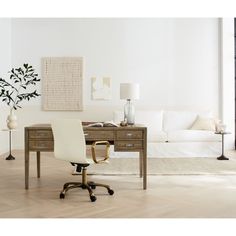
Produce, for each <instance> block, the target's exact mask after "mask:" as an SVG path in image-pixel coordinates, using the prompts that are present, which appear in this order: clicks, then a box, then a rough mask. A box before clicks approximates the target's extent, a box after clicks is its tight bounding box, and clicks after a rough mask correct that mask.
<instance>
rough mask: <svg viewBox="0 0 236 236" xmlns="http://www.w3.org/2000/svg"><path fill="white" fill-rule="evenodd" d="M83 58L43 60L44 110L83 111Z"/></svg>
mask: <svg viewBox="0 0 236 236" xmlns="http://www.w3.org/2000/svg"><path fill="white" fill-rule="evenodd" d="M82 82H83V58H81V57H45V58H42V84H43V93H42V95H43V109H44V110H50V111H62V110H63V111H81V110H83V95H82Z"/></svg>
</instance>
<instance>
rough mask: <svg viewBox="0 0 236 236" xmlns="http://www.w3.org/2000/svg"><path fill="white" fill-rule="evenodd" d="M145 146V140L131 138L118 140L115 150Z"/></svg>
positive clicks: (133, 149) (127, 149)
mask: <svg viewBox="0 0 236 236" xmlns="http://www.w3.org/2000/svg"><path fill="white" fill-rule="evenodd" d="M142 148H143V142H142V141H141V140H137V141H136V140H130V141H128V140H127V141H116V142H115V146H114V150H115V151H130V150H132V151H135V150H140V149H142Z"/></svg>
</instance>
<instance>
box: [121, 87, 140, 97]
mask: <svg viewBox="0 0 236 236" xmlns="http://www.w3.org/2000/svg"><path fill="white" fill-rule="evenodd" d="M120 99H139V84H136V83H134V84H133V83H122V84H120Z"/></svg>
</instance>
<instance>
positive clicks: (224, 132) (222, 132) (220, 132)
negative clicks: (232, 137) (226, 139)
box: [215, 131, 231, 134]
mask: <svg viewBox="0 0 236 236" xmlns="http://www.w3.org/2000/svg"><path fill="white" fill-rule="evenodd" d="M215 134H231V133H230V132H226V131H219V132H215Z"/></svg>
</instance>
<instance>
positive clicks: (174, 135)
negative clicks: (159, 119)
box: [167, 130, 221, 142]
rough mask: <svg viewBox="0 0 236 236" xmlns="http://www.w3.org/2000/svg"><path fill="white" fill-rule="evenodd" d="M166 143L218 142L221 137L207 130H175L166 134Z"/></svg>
mask: <svg viewBox="0 0 236 236" xmlns="http://www.w3.org/2000/svg"><path fill="white" fill-rule="evenodd" d="M167 136H168V142H220V141H221V135H218V134H215V133H214V131H208V130H175V131H169V132H168V133H167Z"/></svg>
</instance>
